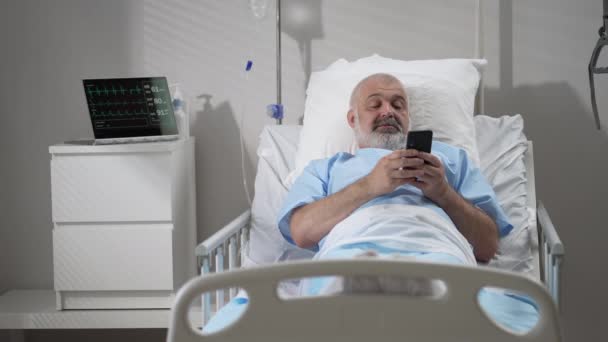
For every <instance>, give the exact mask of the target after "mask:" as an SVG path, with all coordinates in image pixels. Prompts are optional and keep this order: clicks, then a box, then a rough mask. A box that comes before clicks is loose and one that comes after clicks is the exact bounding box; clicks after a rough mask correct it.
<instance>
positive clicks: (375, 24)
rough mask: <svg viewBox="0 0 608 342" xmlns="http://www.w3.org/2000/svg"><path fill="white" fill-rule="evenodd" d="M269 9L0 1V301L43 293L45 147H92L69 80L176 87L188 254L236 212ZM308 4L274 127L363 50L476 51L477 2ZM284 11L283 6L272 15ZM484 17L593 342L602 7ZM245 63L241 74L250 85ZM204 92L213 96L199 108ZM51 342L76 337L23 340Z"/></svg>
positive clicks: (503, 109)
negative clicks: (311, 10) (122, 79)
mask: <svg viewBox="0 0 608 342" xmlns="http://www.w3.org/2000/svg"><path fill="white" fill-rule="evenodd" d="M271 2H272V3H271V4H269V8H268V15H267V17H266V18H265V19H262V20H256V19H254V18H253V17H252V15H251V14H250V12H249V11H248V9H247V7H246V3H247V1H244V0H226V1H212V0H207V1H195V0H189V1H185V0H184V1H178V0H170V1H160V0H148V1H135V0H132V1H124V0H114V1H108V0H106V1H94V0H72V1H70V0H56V1H52V2H50V1H43V0H22V1H17V0H13V1H10V0H4V1H2V2H0V42H2V45H1V46H2V53H1V54H0V74H1V75H2V78H0V155H1V156H2V161H1V162H0V179H2V180H4V183H3V185H4V186H3V188H2V192H1V193H0V210H2V211H0V215H1V218H2V221H0V222H2V223H1V226H0V227H1V229H0V244H1V245H0V260H1V261H0V267H2V268H1V269H0V289H8V288H17V287H20V288H51V287H52V284H53V282H52V279H53V277H52V249H51V228H52V225H51V213H50V181H49V179H50V176H49V157H48V151H47V147H48V145H50V144H53V143H57V142H60V141H62V140H67V139H72V138H78V137H91V136H92V132H91V129H90V122H89V119H88V117H87V114H86V107H85V102H84V98H83V97H84V96H83V93H82V90H81V84H80V80H81V79H82V78H86V77H114V76H138V75H148V74H154V75H166V76H167V77H168V78H169V80H170V82H179V83H180V84H181V86H182V88H183V89H184V90H185V92H186V93H187V95H188V98H189V100H190V101H189V103H190V106H191V111H192V113H193V117H192V124H191V128H192V134H193V135H194V136H195V137H196V138H197V147H196V148H197V152H196V157H197V191H198V195H197V200H198V203H197V206H198V221H199V231H198V239H199V241H201V240H202V239H203V238H204V237H206V236H208V235H209V234H211V233H212V232H214V231H215V230H217V229H218V228H219V227H220V226H221V225H223V224H224V223H226V222H227V221H228V220H230V218H232V217H234V216H236V215H237V214H238V213H239V212H240V211H241V210H243V209H244V208H245V207H246V200H245V199H244V198H243V190H242V186H241V178H240V154H239V153H240V151H239V145H238V128H239V126H241V125H240V120H241V114H245V116H244V121H243V122H244V124H243V127H244V135H245V141H246V143H247V157H246V165H247V168H248V172H249V184H252V183H253V182H252V181H253V178H252V177H253V176H252V175H253V173H254V167H255V164H256V157H255V148H256V147H257V135H258V133H259V132H260V131H261V128H262V127H263V125H265V124H272V123H273V121H272V120H270V119H269V118H267V117H265V114H264V111H265V110H264V107H265V105H266V104H268V103H272V102H274V101H275V74H274V67H275V64H274V62H275V55H274V53H275V51H274V1H271ZM309 3H312V4H313V7H315V6H316V9H317V15H318V18H320V20H319V21H318V22H317V23H316V24H315V25H314V26H313V27H298V26H297V25H296V23H295V21H294V20H291V21H290V20H289V19H287V16H286V15H284V19H283V20H284V22H283V30H284V33H283V35H282V37H283V50H282V51H283V68H284V69H283V100H284V103H285V107H286V111H287V118H286V120H285V121H286V123H296V122H298V120H299V118H300V116H301V115H302V110H303V105H304V99H303V94H304V84H305V82H306V80H307V74H308V72H309V70H313V71H314V70H318V69H320V68H323V67H325V66H326V65H327V64H329V63H331V62H332V61H333V60H335V59H337V58H340V57H346V58H348V59H354V58H357V57H361V56H365V55H369V54H371V53H373V52H378V53H380V54H383V55H386V56H390V57H395V58H404V59H412V58H440V57H456V56H457V57H466V56H470V54H471V51H472V49H473V39H472V35H473V30H474V25H473V6H474V3H475V2H474V0H460V1H453V0H432V1H424V2H423V1H414V0H407V1H400V0H382V1H373V2H372V1H364V0H356V1H354V0H353V1H346V0H332V1H322V0H310V1H309ZM296 4H297V1H295V0H284V1H283V9H284V10H285V11H288V10H289V9H290V7H291V9H293V6H295V5H296ZM486 4H487V8H486V28H487V30H488V36H487V38H486V51H487V56H488V59H489V62H490V64H489V73H488V78H487V81H488V83H487V86H488V89H487V92H486V96H487V99H486V112H488V113H493V114H495V115H500V114H508V113H522V114H523V115H524V118H525V120H526V133H527V135H528V137H529V138H530V139H532V140H534V143H535V158H536V172H537V190H538V197H539V198H540V199H541V200H543V201H544V202H545V204H546V206H547V208H548V209H549V211H550V213H551V215H552V217H553V219H554V222H555V224H556V225H557V227H558V230H559V233H560V235H561V236H562V238H563V240H564V242H565V245H566V252H567V260H566V265H565V273H564V277H565V282H564V297H565V300H564V303H563V309H564V314H563V318H564V330H565V332H566V336H567V337H568V338H569V339H575V338H579V337H586V338H587V339H591V338H594V337H595V338H600V336H603V333H602V329H601V326H602V324H601V322H602V321H601V319H602V316H603V315H602V314H603V310H602V309H603V307H604V306H605V304H608V300H607V296H608V295H607V294H606V292H605V291H589V290H588V289H589V286H590V285H591V284H602V283H604V282H605V281H606V276H605V275H604V273H603V272H601V271H597V270H602V269H603V260H606V259H608V252H607V251H605V249H604V248H603V241H605V240H606V239H607V238H608V233H607V232H606V230H605V229H604V227H603V222H604V220H603V218H602V216H601V214H602V211H603V210H604V207H605V204H604V198H606V197H607V195H608V188H607V186H606V183H605V182H604V181H603V177H604V176H605V175H606V174H608V162H607V160H606V156H605V151H606V148H607V147H608V138H607V135H606V133H605V132H599V131H596V130H595V129H594V127H593V119H592V114H591V110H590V104H589V100H588V97H589V96H588V85H587V80H586V64H587V62H588V60H589V57H590V54H591V49H592V48H593V46H594V44H595V40H596V39H597V27H598V26H599V25H600V24H601V10H602V6H601V1H599V0H584V1H568V0H534V1H511V0H500V3H499V2H498V0H487V1H486ZM308 48H309V49H308ZM303 57H304V58H303ZM247 59H253V61H254V69H253V71H252V72H251V73H250V74H249V77H248V79H246V78H245V76H244V72H243V69H244V65H245V62H246V60H247ZM606 85H608V77H606V80H605V82H602V81H601V78H600V79H599V87H598V95H599V96H601V95H602V94H606V91H605V90H606V89H608V88H606ZM206 94H208V95H211V96H212V97H211V100H210V102H208V103H205V101H204V99H203V98H202V96H203V95H206ZM600 110H602V111H603V112H604V114H603V120H604V122H605V124H606V126H607V127H608V115H607V114H606V113H608V101H600ZM218 151H221V153H220V152H218ZM235 199H236V200H235ZM600 287H601V285H600ZM601 288H603V287H601ZM117 335H120V334H117ZM0 336H1V335H0ZM50 336H54V337H55V338H56V339H58V340H59V339H65V338H68V339H76V338H77V337H76V336H82V335H78V333H72V334H71V333H65V332H63V333H49V332H32V333H30V334H29V336H28V337H29V339H31V340H42V339H46V338H47V337H50ZM113 336H114V335H113ZM125 338H126V337H125Z"/></svg>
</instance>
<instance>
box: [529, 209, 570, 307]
mask: <svg viewBox="0 0 608 342" xmlns="http://www.w3.org/2000/svg"><path fill="white" fill-rule="evenodd" d="M536 215H537V219H538V225H539V229H538V232H539V235H540V236H539V241H540V247H541V248H540V256H541V260H540V265H541V267H542V270H541V276H542V280H543V282H544V283H545V285H546V286H547V289H548V290H549V293H550V294H551V297H553V300H554V301H555V305H556V306H557V307H558V308H559V305H560V301H561V286H560V285H561V273H562V269H563V261H564V254H565V253H564V252H565V251H564V245H563V244H562V241H561V239H560V238H559V235H558V234H557V230H555V226H554V225H553V222H552V221H551V218H550V217H549V213H548V212H547V209H546V208H545V206H544V205H543V203H542V202H541V201H538V206H537V211H536Z"/></svg>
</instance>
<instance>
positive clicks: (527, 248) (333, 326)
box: [169, 115, 564, 341]
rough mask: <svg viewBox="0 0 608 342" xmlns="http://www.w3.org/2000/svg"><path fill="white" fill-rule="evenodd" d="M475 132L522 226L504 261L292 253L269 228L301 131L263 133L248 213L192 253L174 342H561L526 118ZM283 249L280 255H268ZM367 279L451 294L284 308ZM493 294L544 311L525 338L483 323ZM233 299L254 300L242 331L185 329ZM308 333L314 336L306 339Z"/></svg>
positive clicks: (554, 259) (550, 251) (553, 247)
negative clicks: (483, 306) (305, 292)
mask: <svg viewBox="0 0 608 342" xmlns="http://www.w3.org/2000/svg"><path fill="white" fill-rule="evenodd" d="M474 122H475V126H476V128H477V132H478V133H477V137H476V140H477V143H478V146H479V152H480V153H479V154H480V157H481V161H480V163H481V164H480V168H481V169H482V171H483V173H484V175H485V176H486V177H487V178H488V180H489V181H490V183H492V185H493V186H494V188H495V189H496V191H497V196H498V198H499V201H500V203H501V205H502V206H503V208H505V211H506V212H507V214H508V215H509V217H510V219H511V220H512V221H513V223H514V226H515V229H514V230H513V231H512V233H511V234H513V235H511V237H510V239H507V240H506V241H504V239H503V241H501V246H500V248H499V252H498V255H497V257H495V258H494V259H493V260H492V261H491V262H490V263H489V265H487V266H482V267H477V268H471V267H465V266H447V265H439V264H420V263H416V262H410V261H380V260H354V261H353V260H344V261H308V260H307V259H309V258H310V257H311V256H312V254H310V252H308V251H306V250H300V249H298V248H296V247H294V246H292V245H289V244H288V243H286V242H285V241H284V240H283V239H282V237H280V235H278V234H279V233H278V229H277V228H276V222H275V221H274V219H276V215H277V212H278V210H279V208H280V205H281V203H282V200H283V199H284V197H285V195H286V193H287V187H286V185H285V181H284V180H285V179H286V178H288V175H289V174H290V172H291V171H292V170H293V168H294V155H295V154H296V150H297V144H298V138H299V135H300V131H301V130H302V126H267V127H265V128H264V130H263V132H262V134H261V135H260V145H259V148H258V151H257V154H258V157H259V163H258V172H257V175H256V183H255V188H256V189H255V190H256V195H255V198H254V201H253V205H252V208H251V209H250V210H247V211H245V212H243V213H242V214H241V215H240V216H239V217H237V218H236V219H234V220H233V221H232V222H230V223H229V224H228V225H226V226H225V227H223V228H222V229H220V230H219V231H218V232H217V233H215V234H213V235H212V236H211V237H209V238H208V239H206V240H205V241H203V242H202V243H201V244H200V245H199V246H198V247H197V248H196V254H197V258H198V260H199V265H200V267H201V274H202V276H201V277H199V278H196V279H194V280H192V281H190V282H189V283H187V284H186V285H185V286H184V287H183V288H182V289H181V290H180V292H179V293H178V295H177V301H176V305H175V308H174V312H173V316H172V320H173V321H172V325H171V328H170V331H169V340H171V341H194V340H199V339H200V340H212V339H218V340H222V341H231V340H239V337H240V338H243V336H261V337H264V338H265V339H266V340H277V341H278V340H286V339H288V340H304V339H306V340H309V339H310V338H315V336H316V338H319V337H323V336H325V337H327V336H332V339H337V340H340V339H339V338H338V337H340V338H342V340H347V339H348V340H350V341H352V340H369V339H370V338H377V337H378V336H382V337H387V338H390V337H391V336H393V337H399V338H400V339H402V340H405V338H404V336H406V335H407V333H408V331H409V332H412V329H411V327H416V329H415V332H413V335H412V336H415V338H416V341H425V340H438V339H441V338H442V337H446V336H451V337H453V339H452V340H462V339H464V338H465V336H467V335H466V334H467V333H468V334H470V333H471V331H474V337H475V338H473V339H472V340H476V339H477V338H478V339H480V340H492V341H502V340H513V338H514V337H521V338H522V340H531V341H532V340H538V341H556V340H559V338H560V337H559V336H560V333H559V326H558V323H557V322H558V318H557V307H558V305H559V303H560V296H561V291H560V283H561V280H560V279H561V278H560V274H561V269H562V263H563V258H564V248H563V245H562V243H561V241H560V239H559V236H558V234H557V232H556V230H555V227H554V226H553V224H552V222H551V219H550V217H549V215H548V213H547V210H546V209H545V207H544V206H543V204H542V203H541V202H540V201H537V199H536V192H535V184H534V162H533V145H532V142H531V141H528V140H527V139H526V138H525V136H524V135H523V119H522V117H521V116H519V115H515V116H503V117H500V118H492V117H489V116H486V115H477V116H475V118H474ZM514 170H518V171H514ZM273 218H274V219H273ZM277 245H278V246H280V248H279V250H280V249H283V251H282V252H272V250H273V249H276V247H277ZM256 250H257V252H256ZM287 261H289V262H287ZM361 273H364V274H366V275H378V276H380V275H388V274H393V275H394V274H399V275H408V276H411V277H428V278H433V279H440V280H442V281H444V282H445V284H447V287H448V293H450V294H451V295H449V296H447V297H445V298H443V299H441V300H435V301H433V300H429V301H425V300H419V298H407V296H405V297H402V296H401V297H400V296H388V297H387V296H380V295H377V296H361V295H359V296H346V295H342V296H333V297H327V298H298V300H285V298H292V295H293V294H294V293H295V288H296V286H297V284H294V282H293V281H292V282H290V281H284V280H288V279H296V278H303V277H311V276H320V275H343V276H349V275H350V276H352V275H356V274H361ZM277 284H278V285H277ZM487 286H492V287H498V288H505V289H510V290H514V291H515V292H518V293H525V294H527V295H528V296H529V297H530V298H532V299H533V300H534V302H535V307H536V308H537V309H538V312H539V319H538V322H537V324H536V326H534V328H533V329H532V330H531V331H529V332H528V333H527V334H524V335H522V334H519V335H517V334H515V335H514V334H512V333H510V332H508V329H504V328H498V325H497V324H496V323H493V322H492V321H490V320H488V319H487V317H486V316H485V315H483V314H482V310H480V306H479V304H478V301H477V298H478V296H479V293H478V291H479V289H480V288H482V287H487ZM238 289H245V290H246V295H247V298H248V300H247V301H248V307H247V308H246V310H244V314H243V315H242V316H241V317H240V318H239V320H238V323H235V324H232V325H230V326H229V327H227V328H226V329H225V330H223V331H220V332H218V333H214V334H209V335H205V336H204V337H205V338H202V337H201V335H200V332H195V331H194V330H193V328H192V327H190V326H189V325H188V324H187V322H188V320H187V319H185V317H186V315H187V311H188V307H189V305H190V303H192V302H193V301H195V299H196V298H199V297H200V295H201V294H203V293H204V295H203V297H202V303H201V304H202V313H203V322H202V324H201V326H204V325H205V324H207V323H208V322H209V319H210V318H211V316H212V315H213V313H214V312H219V311H221V309H222V307H224V305H226V304H229V303H231V301H234V299H233V298H235V297H236V298H237V299H242V297H243V295H237V294H238V293H239V292H238ZM281 298H283V299H281ZM369 308H381V310H379V311H378V310H376V309H374V310H370V309H369ZM404 308H407V310H405V309H404ZM452 310H456V312H458V314H457V315H455V314H454V311H452ZM408 312H409V313H412V312H415V313H421V312H423V313H428V314H430V315H432V316H433V320H432V322H430V323H429V320H428V316H427V315H425V314H419V315H410V316H408V315H407V314H408ZM425 317H427V319H426V320H425V319H424V318H425ZM455 317H457V318H455ZM302 322H306V323H302ZM303 325H305V326H306V327H307V328H306V329H302V326H303ZM269 326H272V328H268V327H269ZM362 327H365V328H364V329H363V328H362ZM406 327H410V329H409V330H408V329H406ZM438 327H442V328H441V329H438ZM425 333H428V339H425V337H424V336H425V335H424V334H425ZM253 334H255V335H253ZM469 336H470V335H469ZM296 337H297V338H296ZM243 340H244V339H243Z"/></svg>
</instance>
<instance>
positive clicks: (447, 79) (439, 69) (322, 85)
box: [286, 55, 486, 184]
mask: <svg viewBox="0 0 608 342" xmlns="http://www.w3.org/2000/svg"><path fill="white" fill-rule="evenodd" d="M485 64H486V61H485V60H473V59H443V60H419V61H400V60H395V59H390V58H385V57H381V56H378V55H373V56H370V57H366V58H362V59H359V60H357V61H354V62H352V63H349V62H347V61H346V60H344V59H340V60H338V61H336V62H334V63H333V64H331V65H330V66H329V67H327V68H326V69H325V70H323V71H318V72H314V73H312V75H311V77H310V82H309V84H308V89H307V91H306V95H307V97H306V103H305V109H304V127H303V129H302V132H301V134H300V140H299V144H298V150H297V153H296V164H295V170H294V171H293V172H292V174H290V176H289V177H288V179H287V180H286V183H287V184H290V183H291V182H292V181H293V180H295V178H297V176H298V175H299V174H300V173H301V172H302V170H303V169H304V168H305V167H306V165H307V164H308V163H309V162H310V161H311V160H313V159H320V158H327V157H330V156H333V155H334V154H336V153H337V152H343V151H347V152H354V151H355V150H356V148H357V146H356V143H355V138H354V134H353V132H352V129H351V128H350V126H348V123H347V120H346V113H347V112H348V109H349V104H348V102H349V99H350V95H351V92H352V89H353V88H354V87H355V85H356V84H357V83H358V82H359V81H360V80H362V79H363V78H365V77H367V76H369V75H371V74H374V73H379V72H384V73H389V74H392V75H394V76H395V77H397V78H398V79H399V80H400V81H401V82H402V83H403V84H404V86H405V90H406V92H407V95H408V98H409V103H410V108H409V110H410V118H411V119H410V121H411V123H412V130H420V129H432V130H433V132H434V139H436V140H440V141H443V142H446V143H449V144H452V145H455V146H458V147H462V148H463V149H464V150H466V151H467V152H468V154H469V157H470V158H471V160H472V161H473V162H474V163H475V165H479V153H478V151H477V144H476V142H475V125H474V124H473V109H474V102H475V95H476V93H477V87H478V85H479V78H480V70H481V69H482V68H483V66H484V65H485Z"/></svg>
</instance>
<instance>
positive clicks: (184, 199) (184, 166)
mask: <svg viewBox="0 0 608 342" xmlns="http://www.w3.org/2000/svg"><path fill="white" fill-rule="evenodd" d="M49 152H50V154H51V197H52V216H53V267H54V289H55V293H56V299H57V309H58V310H62V309H137V308H141V309H144V308H170V307H171V304H172V301H173V296H174V293H175V291H176V290H177V289H178V288H179V287H180V286H181V285H182V284H183V283H184V282H185V281H186V280H188V279H189V278H191V277H193V276H195V274H196V260H195V257H194V247H195V245H196V215H195V208H196V205H195V201H196V196H195V189H196V185H195V178H194V139H193V138H190V139H187V140H184V139H180V140H176V141H171V142H157V143H140V144H121V145H97V146H90V145H67V144H61V145H53V146H50V147H49Z"/></svg>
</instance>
